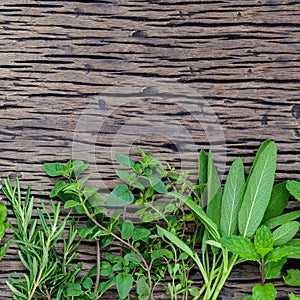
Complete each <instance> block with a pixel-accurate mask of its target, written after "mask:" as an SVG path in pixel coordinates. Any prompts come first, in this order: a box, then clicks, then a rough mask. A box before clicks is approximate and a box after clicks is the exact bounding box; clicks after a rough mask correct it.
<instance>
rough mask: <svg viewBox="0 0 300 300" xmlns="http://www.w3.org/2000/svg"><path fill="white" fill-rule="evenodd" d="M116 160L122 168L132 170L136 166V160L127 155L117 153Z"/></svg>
mask: <svg viewBox="0 0 300 300" xmlns="http://www.w3.org/2000/svg"><path fill="white" fill-rule="evenodd" d="M115 158H116V160H117V162H118V163H119V164H120V165H121V166H122V167H125V168H130V169H131V168H133V167H134V164H135V162H134V160H133V159H132V158H130V157H129V156H127V155H124V154H121V153H116V154H115Z"/></svg>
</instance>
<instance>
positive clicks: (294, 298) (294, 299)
mask: <svg viewBox="0 0 300 300" xmlns="http://www.w3.org/2000/svg"><path fill="white" fill-rule="evenodd" d="M289 300H300V297H297V296H296V295H295V294H293V293H289Z"/></svg>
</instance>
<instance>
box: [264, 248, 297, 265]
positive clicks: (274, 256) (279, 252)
mask: <svg viewBox="0 0 300 300" xmlns="http://www.w3.org/2000/svg"><path fill="white" fill-rule="evenodd" d="M299 253H300V249H299V248H298V247H293V246H279V247H276V248H274V249H273V250H272V251H271V252H269V253H268V254H267V256H266V260H265V261H266V262H270V261H275V262H276V261H279V260H281V259H282V258H284V257H288V256H290V255H294V254H299Z"/></svg>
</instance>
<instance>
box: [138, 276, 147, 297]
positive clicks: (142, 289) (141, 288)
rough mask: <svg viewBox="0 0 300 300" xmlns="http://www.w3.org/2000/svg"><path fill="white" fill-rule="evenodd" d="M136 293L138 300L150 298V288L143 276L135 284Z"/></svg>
mask: <svg viewBox="0 0 300 300" xmlns="http://www.w3.org/2000/svg"><path fill="white" fill-rule="evenodd" d="M136 291H137V294H138V297H139V300H144V299H148V298H149V296H150V287H149V284H148V283H147V281H146V278H145V277H144V276H142V277H140V278H139V279H138V281H137V283H136Z"/></svg>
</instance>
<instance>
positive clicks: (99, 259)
mask: <svg viewBox="0 0 300 300" xmlns="http://www.w3.org/2000/svg"><path fill="white" fill-rule="evenodd" d="M96 247H97V274H96V282H95V288H94V293H95V294H96V293H97V290H98V287H99V282H100V264H101V249H100V240H99V239H96Z"/></svg>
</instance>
